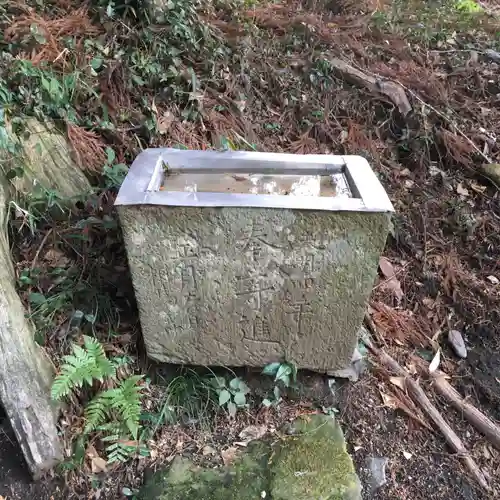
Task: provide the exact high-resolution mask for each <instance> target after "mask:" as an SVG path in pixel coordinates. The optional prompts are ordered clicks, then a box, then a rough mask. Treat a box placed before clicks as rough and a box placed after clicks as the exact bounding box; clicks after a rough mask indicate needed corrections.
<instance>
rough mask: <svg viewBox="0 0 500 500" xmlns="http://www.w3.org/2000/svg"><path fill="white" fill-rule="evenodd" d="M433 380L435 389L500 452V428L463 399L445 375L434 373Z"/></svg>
mask: <svg viewBox="0 0 500 500" xmlns="http://www.w3.org/2000/svg"><path fill="white" fill-rule="evenodd" d="M431 378H432V380H433V387H434V389H436V391H437V392H439V394H441V396H443V397H444V398H445V399H446V400H447V401H448V402H449V403H451V404H452V405H453V406H454V407H455V408H456V409H457V410H458V411H459V412H460V413H461V414H462V415H463V416H464V417H465V418H466V419H467V420H468V421H469V422H470V423H471V424H472V425H473V426H474V427H475V428H476V429H477V430H478V431H479V432H481V433H482V434H484V435H485V436H486V437H487V438H488V441H489V442H490V443H491V444H492V445H493V446H494V447H495V448H496V449H497V450H500V427H499V426H498V425H496V424H495V423H494V422H493V421H492V420H490V419H489V418H488V417H487V416H486V415H485V414H484V413H482V412H481V411H479V410H478V409H477V408H476V407H475V406H473V405H471V404H470V403H468V402H467V401H466V400H465V399H464V398H462V396H461V395H460V394H459V393H458V392H457V391H456V390H455V388H453V387H452V386H451V385H450V384H449V383H448V381H447V380H446V378H445V374H444V373H442V372H439V371H438V372H434V373H432V374H431Z"/></svg>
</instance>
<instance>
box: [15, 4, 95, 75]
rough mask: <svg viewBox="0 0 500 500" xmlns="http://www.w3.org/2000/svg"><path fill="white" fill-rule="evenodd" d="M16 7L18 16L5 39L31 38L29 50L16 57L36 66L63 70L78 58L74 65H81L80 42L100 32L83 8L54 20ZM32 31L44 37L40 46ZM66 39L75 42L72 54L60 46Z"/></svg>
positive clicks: (31, 9)
mask: <svg viewBox="0 0 500 500" xmlns="http://www.w3.org/2000/svg"><path fill="white" fill-rule="evenodd" d="M15 6H16V8H17V9H18V11H19V15H18V16H17V17H16V19H15V20H13V21H12V23H11V24H10V26H9V27H8V28H7V29H6V30H5V39H6V40H7V41H11V42H14V41H20V40H22V39H26V38H28V37H31V46H32V49H31V51H30V52H29V53H20V54H18V57H20V58H22V59H28V60H30V61H31V62H32V63H33V64H35V65H40V64H42V63H44V62H49V63H52V64H53V65H54V66H55V67H59V68H62V69H64V68H67V66H68V65H71V64H73V63H72V60H73V58H74V57H75V56H77V61H76V62H74V64H75V65H76V66H80V65H81V58H82V57H84V56H83V55H82V53H83V40H84V39H85V38H88V37H95V36H97V35H98V34H99V33H100V32H101V30H100V29H99V28H98V27H97V26H95V25H94V24H92V22H91V20H90V18H89V15H88V9H87V7H86V6H82V7H79V8H77V9H76V10H72V11H71V12H69V13H67V14H64V15H62V16H61V17H56V18H55V19H51V18H48V17H46V16H45V15H40V14H38V13H37V12H36V11H35V10H34V9H33V8H31V7H29V6H28V5H26V4H23V3H18V2H16V3H15ZM33 29H36V31H37V33H38V36H40V37H41V38H43V43H39V42H37V40H36V39H35V38H34V37H33V36H32V30H33ZM68 36H70V37H72V38H73V39H74V40H75V47H74V50H73V51H72V52H71V53H70V51H69V50H68V49H66V48H65V47H64V46H63V44H62V40H63V39H64V38H65V37H68Z"/></svg>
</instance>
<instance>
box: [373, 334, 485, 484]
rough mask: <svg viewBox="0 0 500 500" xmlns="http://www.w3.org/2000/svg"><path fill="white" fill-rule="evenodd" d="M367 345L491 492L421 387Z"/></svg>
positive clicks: (381, 354)
mask: <svg viewBox="0 0 500 500" xmlns="http://www.w3.org/2000/svg"><path fill="white" fill-rule="evenodd" d="M365 344H366V346H367V347H368V349H370V351H371V352H372V353H373V354H375V356H377V357H378V359H379V360H380V361H381V363H382V364H383V365H384V366H385V367H386V368H388V369H390V370H392V371H393V372H394V373H395V374H397V375H398V376H400V377H402V378H403V380H404V387H405V389H406V390H407V391H408V393H409V395H410V397H411V398H412V399H413V400H414V401H415V403H418V404H419V405H420V407H421V408H422V410H423V411H424V412H425V413H426V414H427V416H428V417H429V418H430V419H431V420H432V421H433V422H434V423H435V424H436V426H437V427H438V428H439V430H440V431H441V433H442V434H443V436H444V438H445V439H446V442H447V443H448V444H449V445H450V446H451V448H452V449H453V450H454V451H455V452H456V453H457V454H458V455H459V457H460V458H461V459H462V460H463V462H464V463H465V465H466V466H467V468H468V469H469V471H470V472H471V474H472V475H473V476H474V477H475V478H476V480H477V482H478V483H479V484H480V485H481V487H482V488H484V489H485V490H489V489H490V487H489V486H488V483H487V481H486V478H485V477H484V475H483V473H482V472H481V470H480V469H479V467H478V465H477V464H476V462H475V461H474V460H473V459H472V457H471V456H470V454H469V452H468V451H467V448H466V447H465V446H464V444H463V443H462V441H461V439H460V438H459V437H458V436H457V434H456V433H455V431H454V430H453V429H452V428H451V427H450V426H449V424H448V423H447V422H446V420H445V419H444V418H443V417H442V415H441V414H440V413H439V411H438V410H437V408H436V407H435V406H434V405H433V404H432V402H431V401H430V400H429V398H428V397H427V396H426V394H425V393H424V391H423V390H422V388H421V387H420V385H419V384H418V383H417V382H415V381H414V380H413V379H412V378H411V377H410V374H409V373H408V372H407V371H406V370H405V369H404V368H403V367H402V366H401V365H400V364H399V363H398V362H397V361H396V360H395V359H394V358H392V357H391V356H389V354H387V353H386V352H384V351H383V350H382V349H377V348H376V347H375V346H374V345H373V344H372V342H370V340H369V339H365Z"/></svg>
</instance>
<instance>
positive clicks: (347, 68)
mask: <svg viewBox="0 0 500 500" xmlns="http://www.w3.org/2000/svg"><path fill="white" fill-rule="evenodd" d="M330 64H331V65H332V66H333V68H334V70H335V71H336V72H337V73H338V74H339V75H340V76H342V77H343V78H345V80H347V81H348V82H349V83H351V84H354V85H358V86H361V87H366V88H367V89H368V90H370V91H371V92H374V93H378V94H383V95H385V96H386V97H388V98H389V99H390V100H391V101H392V102H393V103H394V104H395V105H396V106H397V107H398V109H399V111H400V113H401V114H402V115H403V116H406V115H407V114H408V113H409V112H410V111H411V110H412V107H411V104H410V101H408V97H407V96H406V92H405V90H404V89H403V87H402V86H401V85H399V84H398V83H396V82H393V81H392V80H386V79H382V78H375V77H374V76H372V75H368V74H366V73H364V72H363V71H361V70H359V69H357V68H354V67H353V66H351V65H350V64H348V63H346V62H345V61H343V60H342V59H337V58H333V59H331V60H330Z"/></svg>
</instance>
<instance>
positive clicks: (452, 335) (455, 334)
mask: <svg viewBox="0 0 500 500" xmlns="http://www.w3.org/2000/svg"><path fill="white" fill-rule="evenodd" d="M448 342H449V343H450V345H451V347H453V350H454V351H455V354H456V355H457V356H458V357H459V358H462V359H465V358H466V357H467V348H466V347H465V342H464V338H463V337H462V334H461V333H460V332H459V331H458V330H450V331H449V333H448Z"/></svg>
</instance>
